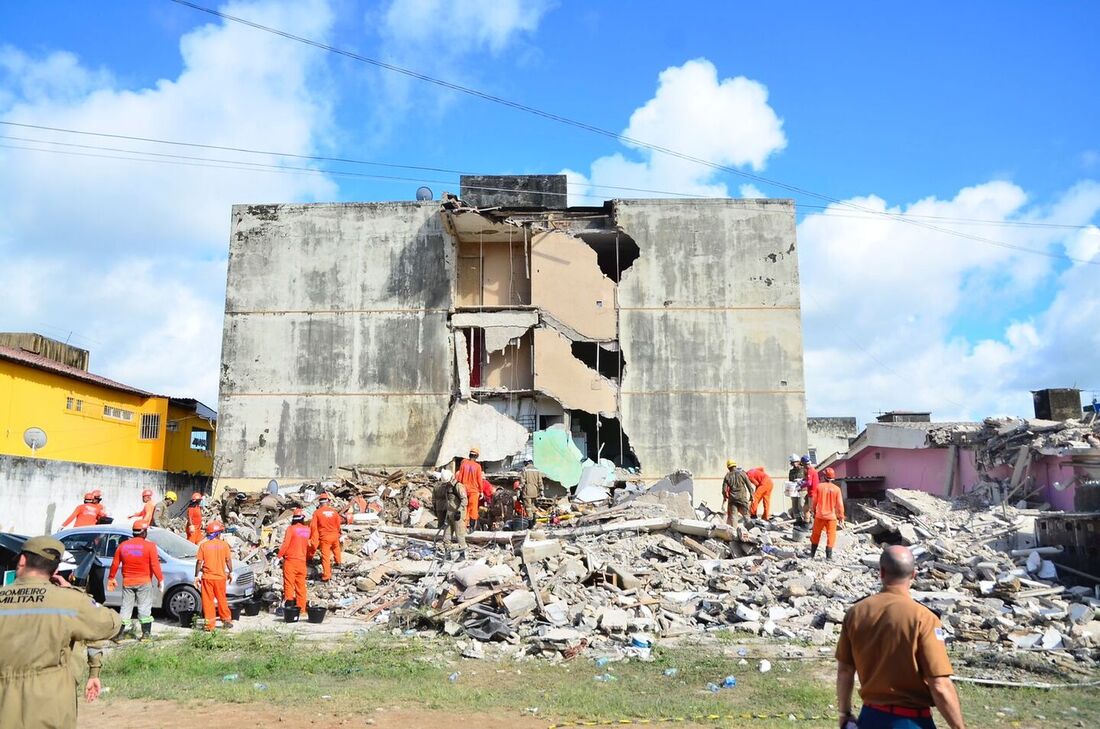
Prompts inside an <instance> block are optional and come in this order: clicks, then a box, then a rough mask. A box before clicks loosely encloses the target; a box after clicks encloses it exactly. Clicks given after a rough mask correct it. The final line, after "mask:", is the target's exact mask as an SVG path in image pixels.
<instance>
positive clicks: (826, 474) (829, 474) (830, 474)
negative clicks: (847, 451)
mask: <svg viewBox="0 0 1100 729" xmlns="http://www.w3.org/2000/svg"><path fill="white" fill-rule="evenodd" d="M821 475H822V476H824V477H825V478H827V479H829V480H830V481H832V480H833V479H834V478H836V471H834V470H833V469H832V467H829V468H826V469H825V470H824V471H822V472H821Z"/></svg>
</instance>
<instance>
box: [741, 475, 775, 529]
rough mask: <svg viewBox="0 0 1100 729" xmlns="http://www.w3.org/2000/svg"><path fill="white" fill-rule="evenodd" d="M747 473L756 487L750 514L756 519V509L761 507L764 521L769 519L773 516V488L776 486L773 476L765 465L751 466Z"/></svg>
mask: <svg viewBox="0 0 1100 729" xmlns="http://www.w3.org/2000/svg"><path fill="white" fill-rule="evenodd" d="M745 475H746V476H747V477H748V479H749V482H750V483H751V484H752V485H753V487H754V488H755V489H756V490H755V491H753V493H752V503H751V504H750V505H749V516H751V517H752V518H753V519H755V518H756V511H757V509H760V512H761V514H760V515H761V518H762V519H764V521H769V520H770V519H771V518H772V489H773V488H774V484H773V483H772V479H771V476H769V475H768V474H767V473H766V472H765V471H764V467H763V466H757V467H756V468H750V469H749V470H748V472H747V473H746V474H745Z"/></svg>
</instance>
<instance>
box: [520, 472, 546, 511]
mask: <svg viewBox="0 0 1100 729" xmlns="http://www.w3.org/2000/svg"><path fill="white" fill-rule="evenodd" d="M520 481H521V482H522V484H523V490H522V491H521V492H520V503H522V504H523V513H524V515H525V516H526V517H527V518H528V519H534V518H535V499H541V498H542V493H543V489H544V488H545V484H544V483H543V480H542V472H541V471H539V470H538V469H537V468H535V464H534V463H533V462H532V461H530V460H528V461H527V462H526V463H525V464H524V466H523V473H521V474H520Z"/></svg>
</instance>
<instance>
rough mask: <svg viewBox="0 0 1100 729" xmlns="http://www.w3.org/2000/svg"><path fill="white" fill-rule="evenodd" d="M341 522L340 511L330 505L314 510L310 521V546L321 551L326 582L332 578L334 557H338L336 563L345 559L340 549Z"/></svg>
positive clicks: (323, 575)
mask: <svg viewBox="0 0 1100 729" xmlns="http://www.w3.org/2000/svg"><path fill="white" fill-rule="evenodd" d="M341 522H342V520H341V519H340V514H339V512H337V511H336V509H334V508H332V507H331V506H328V505H325V506H321V507H319V508H318V509H317V511H315V512H313V518H312V519H310V522H309V531H310V536H309V540H310V546H312V547H313V549H320V551H321V579H322V580H324V581H325V582H328V581H329V580H330V579H332V560H333V557H335V558H336V564H341V563H342V562H343V561H344V555H343V554H342V553H341V551H340V534H341V532H340V524H341Z"/></svg>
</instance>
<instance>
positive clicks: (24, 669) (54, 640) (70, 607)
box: [0, 537, 122, 729]
mask: <svg viewBox="0 0 1100 729" xmlns="http://www.w3.org/2000/svg"><path fill="white" fill-rule="evenodd" d="M64 553H65V546H64V545H63V544H62V543H61V542H59V541H57V540H56V539H54V538H52V537H33V538H32V539H28V540H27V541H26V542H25V543H24V544H23V549H22V551H21V553H20V555H19V563H18V565H17V567H16V580H15V582H14V583H13V584H11V585H7V586H5V587H0V726H3V727H9V726H10V727H20V728H21V729H73V728H75V727H76V678H75V675H74V673H73V659H72V650H73V644H74V643H76V642H87V641H97V640H105V639H107V638H111V637H113V636H115V635H117V634H118V632H119V630H120V629H121V628H122V619H121V618H120V617H119V615H118V613H116V612H115V611H114V610H111V609H110V608H105V607H101V606H99V605H96V604H95V602H93V601H92V599H91V598H90V597H88V595H86V594H85V593H83V592H80V591H79V590H74V589H69V588H65V587H60V586H58V585H54V584H51V583H50V578H51V577H52V576H53V574H54V573H55V572H56V571H57V566H58V564H59V563H60V562H61V555H62V554H64Z"/></svg>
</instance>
